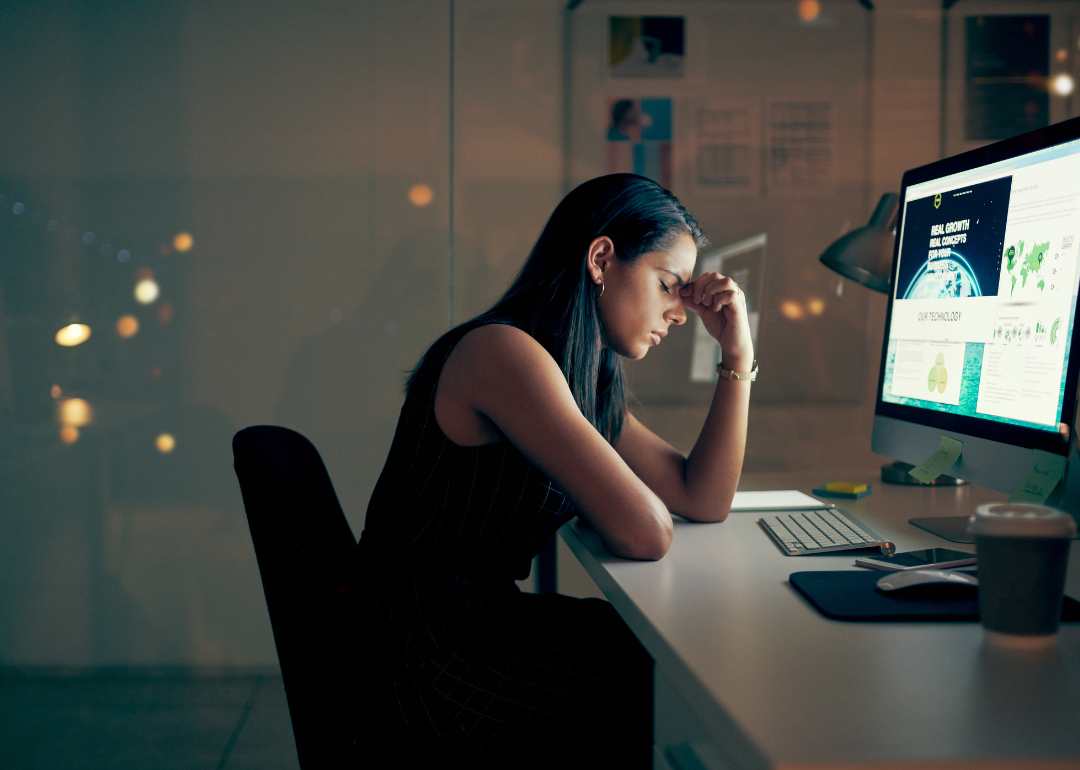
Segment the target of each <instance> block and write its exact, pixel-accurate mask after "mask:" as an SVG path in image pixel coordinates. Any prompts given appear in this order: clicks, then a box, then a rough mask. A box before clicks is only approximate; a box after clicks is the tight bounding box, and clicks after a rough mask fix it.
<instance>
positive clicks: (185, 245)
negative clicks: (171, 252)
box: [172, 233, 195, 251]
mask: <svg viewBox="0 0 1080 770" xmlns="http://www.w3.org/2000/svg"><path fill="white" fill-rule="evenodd" d="M172 245H173V248H174V249H176V250H177V251H187V250H188V249H190V248H191V247H192V246H194V245H195V239H194V238H192V237H191V233H177V234H176V237H175V238H173V241H172Z"/></svg>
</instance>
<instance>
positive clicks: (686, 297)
mask: <svg viewBox="0 0 1080 770" xmlns="http://www.w3.org/2000/svg"><path fill="white" fill-rule="evenodd" d="M686 288H687V289H690V287H689V286H688V287H686ZM679 299H681V300H682V304H683V307H684V308H686V309H687V310H690V311H692V312H693V313H694V314H695V315H698V316H700V315H701V314H702V313H704V312H705V311H706V310H707V308H706V307H705V306H704V305H702V304H701V303H700V302H696V301H695V300H694V297H693V296H692V295H691V293H690V291H687V292H686V293H685V294H684V293H682V292H679Z"/></svg>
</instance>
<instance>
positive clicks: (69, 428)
mask: <svg viewBox="0 0 1080 770" xmlns="http://www.w3.org/2000/svg"><path fill="white" fill-rule="evenodd" d="M60 440H61V441H63V442H64V443H65V444H74V443H75V442H76V441H78V440H79V429H78V428H76V427H75V426H74V425H65V426H64V427H63V428H61V429H60Z"/></svg>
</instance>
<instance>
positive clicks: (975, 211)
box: [877, 120, 1080, 454]
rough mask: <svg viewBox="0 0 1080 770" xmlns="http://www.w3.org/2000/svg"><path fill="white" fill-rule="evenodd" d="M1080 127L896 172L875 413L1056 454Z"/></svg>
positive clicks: (1068, 390) (1078, 228) (1065, 415)
mask: <svg viewBox="0 0 1080 770" xmlns="http://www.w3.org/2000/svg"><path fill="white" fill-rule="evenodd" d="M1078 235H1080V120H1073V121H1068V122H1066V123H1063V124H1059V125H1058V126H1054V127H1051V128H1050V129H1045V130H1043V131H1039V132H1033V133H1032V134H1026V135H1024V136H1023V137H1018V138H1017V139H1013V140H1008V141H1006V142H1000V143H998V144H995V145H991V146H989V147H985V148H982V149H980V150H976V151H973V152H970V153H965V154H964V155H960V156H957V157H955V158H949V159H946V160H942V161H938V162H937V163H934V164H930V165H929V166H923V167H922V168H919V169H914V170H913V171H909V172H908V173H907V174H905V175H904V184H903V188H902V190H901V198H900V216H899V219H898V221H897V233H896V250H895V253H894V258H893V272H892V282H891V290H890V297H889V310H888V315H887V326H886V331H885V348H884V354H883V357H882V370H881V377H880V379H879V386H878V387H879V390H878V404H877V413H878V414H879V415H884V416H887V417H893V418H897V419H901V420H906V421H910V422H916V423H920V424H923V425H928V426H932V427H936V428H940V429H942V430H947V431H953V432H956V433H960V434H966V435H974V436H979V437H982V438H987V439H991V440H993V441H1003V442H1005V443H1009V444H1013V445H1015V446H1021V447H1039V448H1043V449H1047V450H1049V451H1055V452H1057V453H1059V454H1064V453H1065V451H1066V447H1067V444H1065V443H1064V442H1063V441H1061V438H1060V437H1059V434H1058V430H1059V429H1058V425H1059V423H1061V422H1067V423H1070V424H1071V422H1072V417H1073V401H1074V399H1075V395H1076V379H1077V376H1076V368H1077V367H1076V366H1072V367H1070V360H1072V359H1073V358H1074V355H1073V354H1074V351H1073V350H1072V347H1073V342H1074V340H1073V333H1074V318H1075V316H1076V302H1077V289H1078V287H1080V259H1078V256H1077V254H1078V246H1077V236H1078Z"/></svg>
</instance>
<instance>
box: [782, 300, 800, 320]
mask: <svg viewBox="0 0 1080 770" xmlns="http://www.w3.org/2000/svg"><path fill="white" fill-rule="evenodd" d="M780 312H781V313H782V314H783V315H784V318H787V319H790V320H792V321H801V320H802V319H803V317H804V316H805V315H806V313H805V311H803V307H802V305H800V304H799V303H798V302H794V301H793V300H790V299H789V300H785V301H784V302H781V303H780Z"/></svg>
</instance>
